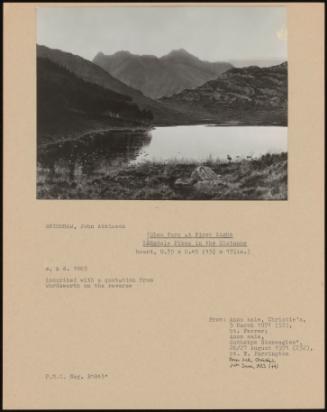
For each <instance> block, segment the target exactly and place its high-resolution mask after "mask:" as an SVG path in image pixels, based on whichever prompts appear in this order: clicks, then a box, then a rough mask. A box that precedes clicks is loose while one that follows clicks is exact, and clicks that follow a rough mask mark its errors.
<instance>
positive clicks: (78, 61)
mask: <svg viewBox="0 0 327 412" xmlns="http://www.w3.org/2000/svg"><path fill="white" fill-rule="evenodd" d="M37 57H43V58H47V59H49V60H51V61H52V62H54V63H56V64H57V65H59V66H61V67H64V68H66V69H67V70H69V71H70V72H71V73H73V74H75V75H76V76H77V77H79V78H80V79H82V80H84V81H86V82H89V83H93V84H96V85H98V86H101V87H103V88H105V89H108V90H111V91H113V92H116V93H119V94H122V95H125V96H129V97H130V98H131V99H132V101H133V103H135V104H136V105H137V106H138V107H139V108H140V109H141V110H143V109H144V110H148V111H151V113H152V114H153V122H154V123H155V124H163V125H165V124H176V123H180V122H181V123H184V122H187V116H185V114H184V115H183V114H180V113H177V112H176V111H175V110H172V109H170V108H169V107H167V106H165V105H163V104H161V103H160V102H157V101H154V100H152V99H150V98H148V97H146V96H144V95H143V94H142V93H141V92H140V91H139V90H136V89H133V88H132V87H129V86H127V85H126V84H124V83H123V82H121V81H120V80H118V79H116V78H115V77H113V76H111V75H110V74H109V73H107V72H106V71H105V70H103V69H102V68H101V67H99V66H98V65H96V64H94V63H92V62H91V61H89V60H86V59H83V58H82V57H80V56H77V55H74V54H72V53H67V52H64V51H61V50H57V49H51V48H49V47H46V46H40V45H38V46H37Z"/></svg>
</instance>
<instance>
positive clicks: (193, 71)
mask: <svg viewBox="0 0 327 412" xmlns="http://www.w3.org/2000/svg"><path fill="white" fill-rule="evenodd" d="M93 62H94V63H96V64H97V65H98V66H100V67H102V68H103V69H104V70H106V71H107V72H108V73H109V74H111V75H112V76H114V77H116V78H117V79H119V80H121V81H122V82H124V83H125V84H127V85H128V86H130V87H133V88H135V89H138V90H141V91H142V93H143V94H144V95H145V96H148V97H151V98H152V99H157V98H160V97H163V96H171V95H173V94H175V93H178V92H180V91H182V90H184V89H190V88H195V87H198V86H200V85H202V84H203V83H205V82H207V81H208V80H212V79H215V78H216V77H217V76H218V75H219V74H221V73H223V72H225V71H226V70H229V69H231V68H232V67H233V66H232V65H231V64H230V63H227V62H207V61H203V60H200V59H199V58H197V57H196V56H193V55H192V54H190V53H188V52H187V51H186V50H184V49H179V50H173V51H172V52H170V53H169V54H167V55H165V56H162V57H160V58H158V57H156V56H153V55H136V54H132V53H130V52H128V51H119V52H117V53H115V54H112V55H105V54H103V53H101V52H100V53H98V54H97V55H96V56H95V57H94V59H93Z"/></svg>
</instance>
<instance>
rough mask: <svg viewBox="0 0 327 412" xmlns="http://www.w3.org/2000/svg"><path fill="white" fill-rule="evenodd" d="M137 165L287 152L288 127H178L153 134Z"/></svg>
mask: <svg viewBox="0 0 327 412" xmlns="http://www.w3.org/2000/svg"><path fill="white" fill-rule="evenodd" d="M151 135H152V138H151V142H150V144H148V145H146V146H144V147H143V148H142V150H141V151H140V152H139V154H138V156H137V157H136V159H135V162H142V161H144V160H151V161H167V160H171V159H174V160H175V159H176V160H196V161H202V160H207V159H208V158H213V159H217V158H219V159H221V160H225V159H226V157H227V155H229V156H230V157H232V158H233V159H235V160H236V159H237V158H238V157H239V158H246V157H248V156H251V157H258V156H261V155H262V154H266V153H281V152H287V127H252V126H247V127H244V126H242V127H240V126H239V127H232V126H226V127H224V126H203V125H200V126H175V127H158V128H156V129H154V130H152V131H151Z"/></svg>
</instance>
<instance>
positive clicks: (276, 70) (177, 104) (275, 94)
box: [160, 62, 288, 125]
mask: <svg viewBox="0 0 327 412" xmlns="http://www.w3.org/2000/svg"><path fill="white" fill-rule="evenodd" d="M287 90H288V87H287V63H286V62H284V63H282V64H280V65H276V66H272V67H264V68H259V67H257V66H250V67H243V68H232V69H230V70H228V71H227V72H225V73H223V74H221V75H219V76H217V78H216V79H215V80H210V81H209V82H207V83H205V84H203V85H202V86H200V87H198V88H195V89H186V90H183V91H182V92H181V93H178V94H175V95H174V96H171V97H165V98H162V99H160V101H161V102H162V103H164V104H166V105H167V106H169V107H171V108H175V109H176V110H179V111H183V112H185V113H187V114H188V116H191V117H193V118H196V119H197V120H198V121H202V122H208V121H209V122H217V123H224V122H228V123H230V122H232V123H235V124H253V125H256V124H263V125H272V124H278V125H287V101H288V99H287Z"/></svg>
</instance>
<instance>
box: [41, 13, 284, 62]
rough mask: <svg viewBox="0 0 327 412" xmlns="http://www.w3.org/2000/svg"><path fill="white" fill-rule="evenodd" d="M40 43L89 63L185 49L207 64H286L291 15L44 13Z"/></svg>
mask: <svg viewBox="0 0 327 412" xmlns="http://www.w3.org/2000/svg"><path fill="white" fill-rule="evenodd" d="M37 43H38V44H42V45H45V46H48V47H51V48H56V49H61V50H64V51H67V52H71V53H74V54H78V55H80V56H82V57H84V58H86V59H88V60H92V59H93V58H94V56H95V55H96V54H97V53H98V52H100V51H101V52H103V53H104V54H113V53H115V52H117V51H119V50H128V51H129V52H131V53H135V54H152V55H155V56H158V57H160V56H162V55H165V54H167V53H169V52H170V51H171V50H174V49H180V48H183V49H185V50H187V51H188V52H190V53H192V54H194V55H195V56H197V57H199V58H200V59H202V60H207V61H231V62H234V63H236V64H235V65H239V66H241V65H242V62H246V63H247V62H249V61H250V62H252V61H258V62H261V63H262V64H260V63H259V65H265V63H264V62H265V61H270V60H275V61H277V60H278V61H284V60H287V12H286V9H285V8H283V7H213V6H208V7H204V6H202V7H185V6H184V7H167V6H165V7H149V6H147V7H140V6H138V7H126V6H125V7H122V6H120V7H118V6H109V7H103V6H101V7H69V6H67V7H56V8H53V7H40V8H38V11H37ZM244 64H245V63H244ZM245 65H246V64H245Z"/></svg>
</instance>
